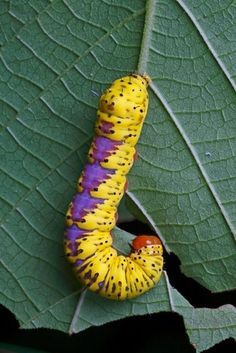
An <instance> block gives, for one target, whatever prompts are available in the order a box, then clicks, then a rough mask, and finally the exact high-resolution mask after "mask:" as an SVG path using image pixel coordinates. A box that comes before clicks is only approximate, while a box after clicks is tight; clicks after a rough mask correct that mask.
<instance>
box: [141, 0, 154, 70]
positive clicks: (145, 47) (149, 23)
mask: <svg viewBox="0 0 236 353" xmlns="http://www.w3.org/2000/svg"><path fill="white" fill-rule="evenodd" d="M154 10H155V0H148V1H147V3H146V15H145V21H144V28H143V38H142V43H141V49H140V57H139V63H138V72H139V73H147V72H146V70H147V61H148V56H149V48H150V43H151V34H152V31H151V28H152V27H153V21H154V13H155V11H154Z"/></svg>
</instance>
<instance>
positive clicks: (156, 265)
mask: <svg viewBox="0 0 236 353" xmlns="http://www.w3.org/2000/svg"><path fill="white" fill-rule="evenodd" d="M149 82H150V78H149V77H148V76H145V75H143V76H142V75H135V74H131V75H129V76H126V77H123V78H120V79H118V80H116V81H114V82H113V83H112V85H111V86H110V87H109V88H108V89H107V90H106V91H105V92H104V94H103V95H102V96H101V98H100V101H99V108H98V111H97V121H96V126H95V137H94V139H93V141H92V144H91V147H90V149H89V153H88V163H87V165H86V166H85V168H84V170H83V172H82V174H81V176H80V178H79V180H78V185H77V193H76V194H75V196H74V198H73V200H72V202H71V204H70V206H69V209H68V211H67V216H66V220H67V228H66V231H65V252H66V254H67V256H68V259H69V261H70V262H71V263H72V264H73V268H74V271H75V273H76V275H77V276H78V277H79V279H80V280H81V282H82V283H83V284H84V285H86V286H87V287H89V288H90V289H91V290H92V291H94V292H98V293H99V294H101V295H102V296H105V297H107V298H110V299H118V300H124V299H128V298H134V297H136V296H138V295H140V294H142V293H144V292H146V291H148V290H149V289H150V288H152V287H154V285H155V284H156V283H157V282H158V281H159V279H160V276H161V273H162V268H163V257H162V245H161V242H160V240H159V238H158V237H156V236H146V235H141V236H138V237H136V238H135V239H134V241H133V243H132V252H131V254H130V255H129V256H123V255H118V254H117V251H116V250H115V249H114V248H113V247H112V236H111V231H112V229H113V227H114V226H115V223H116V219H117V207H118V204H119V202H120V200H121V198H122V196H123V194H124V192H125V189H126V185H127V181H126V175H127V173H128V172H129V170H130V168H131V167H132V165H133V162H134V159H135V145H136V143H137V141H138V139H139V136H140V133H141V129H142V125H143V122H144V119H145V116H146V114H147V109H148V92H147V86H148V84H149Z"/></svg>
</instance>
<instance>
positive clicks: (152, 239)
mask: <svg viewBox="0 0 236 353" xmlns="http://www.w3.org/2000/svg"><path fill="white" fill-rule="evenodd" d="M155 244H156V245H161V241H160V239H159V238H158V237H157V236H155V235H138V236H137V237H136V238H135V239H134V240H133V241H132V247H133V249H134V250H139V249H141V248H143V247H144V246H148V245H155Z"/></svg>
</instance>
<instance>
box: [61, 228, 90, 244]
mask: <svg viewBox="0 0 236 353" xmlns="http://www.w3.org/2000/svg"><path fill="white" fill-rule="evenodd" d="M85 233H86V231H85V230H84V229H80V228H79V227H78V226H77V225H76V224H72V226H70V227H67V228H66V231H65V238H66V240H69V241H70V242H75V240H76V239H80V238H82V237H83V236H84V235H85Z"/></svg>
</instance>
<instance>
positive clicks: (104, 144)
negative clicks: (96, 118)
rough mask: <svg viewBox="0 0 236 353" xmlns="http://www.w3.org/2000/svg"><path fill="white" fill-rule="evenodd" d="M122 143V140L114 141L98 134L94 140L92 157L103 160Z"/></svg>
mask: <svg viewBox="0 0 236 353" xmlns="http://www.w3.org/2000/svg"><path fill="white" fill-rule="evenodd" d="M121 144H122V142H121V141H113V140H110V139H108V138H106V137H103V136H96V137H95V139H94V140H93V153H92V157H93V158H94V159H95V160H97V161H103V160H104V159H105V158H106V157H108V156H110V155H111V153H112V152H114V151H115V150H116V148H117V146H119V145H121Z"/></svg>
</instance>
